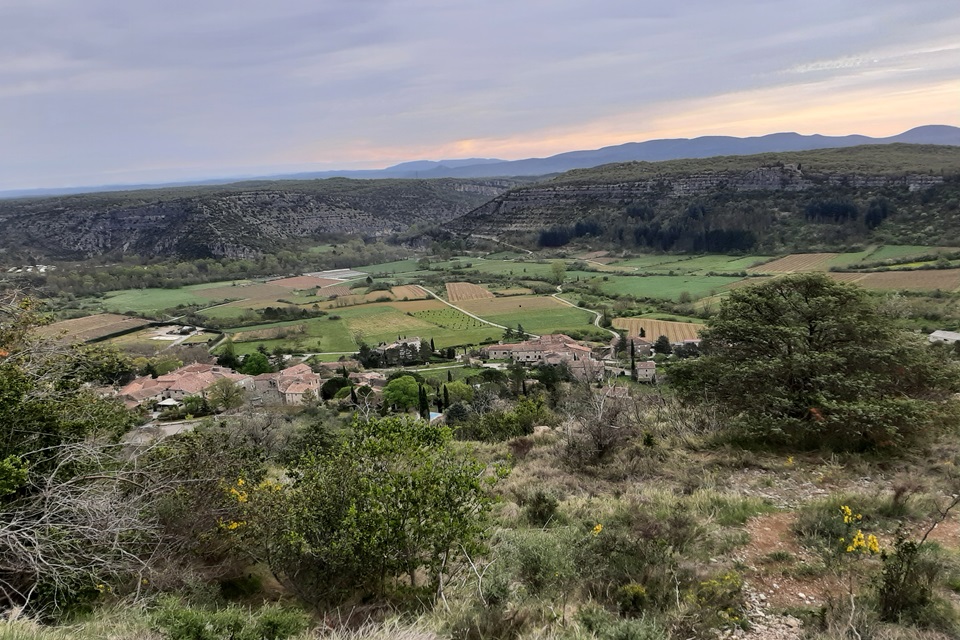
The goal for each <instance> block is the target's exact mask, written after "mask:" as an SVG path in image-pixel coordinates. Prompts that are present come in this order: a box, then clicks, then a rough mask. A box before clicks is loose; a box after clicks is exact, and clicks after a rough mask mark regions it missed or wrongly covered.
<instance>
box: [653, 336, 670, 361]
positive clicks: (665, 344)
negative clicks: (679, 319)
mask: <svg viewBox="0 0 960 640" xmlns="http://www.w3.org/2000/svg"><path fill="white" fill-rule="evenodd" d="M653 351H654V352H655V353H656V354H657V355H663V356H668V355H670V354H671V353H673V345H671V344H670V338H668V337H667V336H660V337H659V338H657V340H656V342H654V343H653Z"/></svg>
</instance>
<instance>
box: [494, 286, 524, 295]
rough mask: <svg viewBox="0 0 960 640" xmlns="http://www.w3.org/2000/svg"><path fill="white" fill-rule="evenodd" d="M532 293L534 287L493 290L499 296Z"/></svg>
mask: <svg viewBox="0 0 960 640" xmlns="http://www.w3.org/2000/svg"><path fill="white" fill-rule="evenodd" d="M531 293H533V289H527V288H526V287H513V288H510V289H499V290H497V291H494V292H493V294H494V295H497V296H528V295H530V294H531Z"/></svg>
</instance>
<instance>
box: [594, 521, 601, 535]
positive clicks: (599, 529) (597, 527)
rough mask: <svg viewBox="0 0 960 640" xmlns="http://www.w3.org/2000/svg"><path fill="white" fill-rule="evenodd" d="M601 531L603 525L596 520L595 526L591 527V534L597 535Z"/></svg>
mask: <svg viewBox="0 0 960 640" xmlns="http://www.w3.org/2000/svg"><path fill="white" fill-rule="evenodd" d="M601 531H603V525H602V524H600V523H599V522H598V523H597V526H595V527H594V528H593V535H595V536H598V535H600V532H601Z"/></svg>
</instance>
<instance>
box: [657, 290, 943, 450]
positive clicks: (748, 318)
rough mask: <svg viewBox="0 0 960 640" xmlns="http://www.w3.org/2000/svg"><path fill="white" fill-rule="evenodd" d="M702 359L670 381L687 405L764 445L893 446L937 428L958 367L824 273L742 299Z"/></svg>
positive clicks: (730, 302) (745, 293)
mask: <svg viewBox="0 0 960 640" xmlns="http://www.w3.org/2000/svg"><path fill="white" fill-rule="evenodd" d="M702 338H703V340H702V342H701V346H700V348H701V351H702V353H703V355H702V356H700V357H699V358H690V359H687V360H683V361H681V362H679V363H677V364H675V365H674V366H673V367H672V368H671V369H670V370H669V374H668V375H669V377H670V380H671V381H673V383H674V384H675V385H676V386H677V388H678V390H679V391H680V393H681V394H682V395H683V396H684V397H685V398H687V399H694V398H699V399H702V398H704V397H708V398H712V399H715V401H716V402H717V403H718V404H719V406H720V407H721V408H722V409H723V410H725V412H726V413H727V414H728V415H729V417H730V418H731V423H732V424H733V425H735V426H738V427H740V428H742V429H744V430H745V431H746V432H747V433H748V434H750V435H752V436H754V437H756V438H758V439H762V440H765V441H775V442H781V443H787V444H794V445H800V446H814V447H815V446H831V447H835V448H843V449H866V448H877V447H890V446H894V445H896V444H898V443H900V442H903V441H904V440H906V439H908V438H910V437H911V436H914V435H916V434H918V433H922V432H923V431H924V430H926V429H927V428H928V427H930V426H932V424H934V423H935V422H936V421H937V420H938V419H939V417H941V416H940V415H939V412H938V411H937V403H938V402H939V401H940V400H942V399H945V398H947V397H949V394H950V393H951V392H952V391H953V390H954V389H955V388H957V387H958V379H960V376H958V372H957V366H956V364H955V363H951V362H950V361H949V360H947V357H946V356H945V354H941V353H938V352H937V350H935V349H931V348H930V347H929V346H928V345H927V344H926V343H924V342H923V341H922V340H920V339H919V338H918V337H917V336H915V335H909V334H905V333H904V332H902V331H900V330H898V329H897V327H896V325H895V324H894V322H893V320H892V319H890V318H888V317H886V316H884V315H882V314H881V313H879V312H878V310H877V306H876V305H875V303H874V302H872V301H871V299H870V298H869V297H868V296H867V295H866V293H865V292H864V291H863V290H862V289H860V288H858V287H855V286H853V285H848V284H843V283H839V282H836V281H834V280H832V279H830V278H828V277H827V276H826V275H823V274H802V275H794V276H787V277H784V278H777V279H776V280H773V281H771V282H768V283H765V284H762V285H757V286H755V287H748V288H744V289H741V290H737V291H734V292H732V293H731V295H730V296H729V297H728V298H727V299H726V300H725V301H724V302H723V304H722V305H721V307H720V310H719V312H718V314H717V315H716V316H715V317H714V318H713V319H711V321H710V323H709V328H708V329H707V330H705V331H704V333H703V335H702Z"/></svg>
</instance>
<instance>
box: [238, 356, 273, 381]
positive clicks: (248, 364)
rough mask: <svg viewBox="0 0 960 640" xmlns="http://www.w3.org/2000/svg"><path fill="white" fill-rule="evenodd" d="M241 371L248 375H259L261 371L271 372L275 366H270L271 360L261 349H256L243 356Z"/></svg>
mask: <svg viewBox="0 0 960 640" xmlns="http://www.w3.org/2000/svg"><path fill="white" fill-rule="evenodd" d="M239 371H240V373H245V374H247V375H248V376H258V375H260V374H261V373H270V372H271V371H273V367H272V366H270V360H269V358H267V356H265V355H264V354H262V353H260V352H259V351H255V352H253V353H251V354H248V355H246V356H244V357H243V364H242V365H240V369H239Z"/></svg>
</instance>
